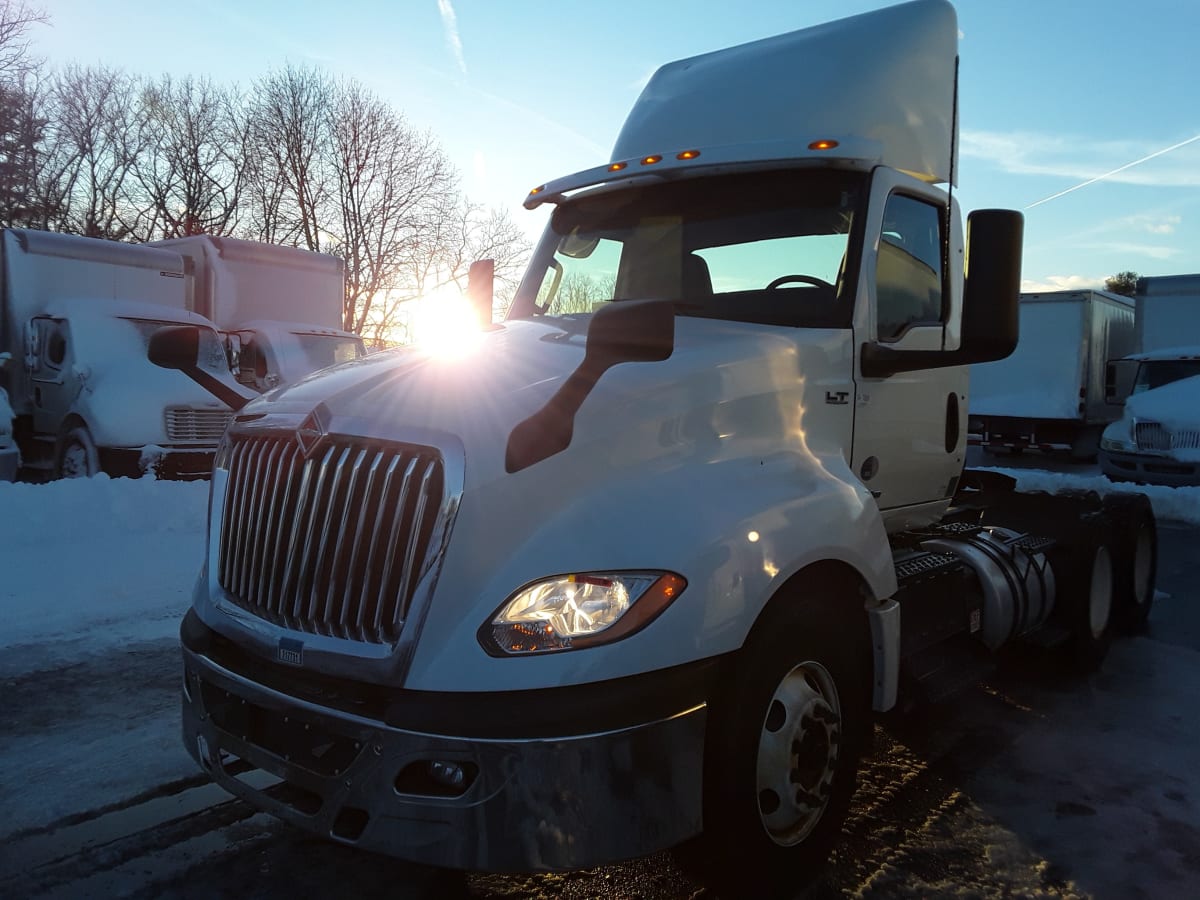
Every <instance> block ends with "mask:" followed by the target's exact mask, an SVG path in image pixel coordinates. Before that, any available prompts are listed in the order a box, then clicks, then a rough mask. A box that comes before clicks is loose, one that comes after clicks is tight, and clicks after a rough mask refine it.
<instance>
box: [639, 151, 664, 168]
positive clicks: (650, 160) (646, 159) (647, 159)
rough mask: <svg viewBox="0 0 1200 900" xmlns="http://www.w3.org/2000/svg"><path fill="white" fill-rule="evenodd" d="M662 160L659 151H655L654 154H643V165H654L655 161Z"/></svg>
mask: <svg viewBox="0 0 1200 900" xmlns="http://www.w3.org/2000/svg"><path fill="white" fill-rule="evenodd" d="M660 162H662V157H661V156H660V155H659V154H657V153H655V154H654V155H652V156H643V157H642V165H643V166H652V165H654V164H655V163H660Z"/></svg>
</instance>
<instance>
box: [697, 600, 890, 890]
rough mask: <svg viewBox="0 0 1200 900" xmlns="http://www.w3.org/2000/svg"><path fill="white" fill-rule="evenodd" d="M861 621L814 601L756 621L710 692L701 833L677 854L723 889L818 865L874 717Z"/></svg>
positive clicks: (773, 880) (795, 884)
mask: <svg viewBox="0 0 1200 900" xmlns="http://www.w3.org/2000/svg"><path fill="white" fill-rule="evenodd" d="M824 599H830V598H824ZM844 599H845V600H847V601H848V600H849V598H844ZM764 626H765V627H764ZM865 628H866V626H865V622H861V621H854V620H853V617H852V616H851V615H850V614H849V613H848V612H847V613H846V614H843V615H835V614H833V613H832V612H831V611H829V610H824V609H815V608H812V604H809V606H808V608H799V609H795V610H792V611H789V613H788V614H787V618H786V619H785V621H782V622H780V621H774V622H769V623H763V624H762V625H760V626H758V627H756V629H755V632H754V633H753V634H752V635H751V637H750V639H749V640H748V641H747V642H746V645H745V646H744V647H743V649H742V651H741V652H740V653H739V655H738V669H737V672H736V674H735V675H734V677H733V678H732V679H731V681H730V683H729V684H728V687H727V689H725V690H724V691H723V692H722V693H721V695H720V696H718V697H716V698H714V700H713V703H712V705H711V707H710V718H709V725H708V738H707V744H706V747H705V785H704V833H703V834H702V835H701V836H700V837H699V838H697V839H695V840H694V841H692V842H690V843H689V844H687V845H685V846H684V847H683V848H680V851H679V852H678V853H677V857H678V858H679V859H680V862H681V863H682V864H683V866H684V868H685V870H686V871H689V872H690V873H692V874H694V875H695V876H696V877H698V878H699V879H700V880H701V881H703V882H705V883H707V884H710V885H712V886H714V887H716V888H717V889H718V891H719V892H720V896H721V897H723V898H732V897H755V898H766V897H772V896H776V895H779V894H785V895H787V896H793V895H794V894H795V892H796V891H797V890H798V889H799V888H800V887H801V886H802V885H804V884H805V883H807V882H808V881H810V880H812V879H813V878H815V877H816V876H817V875H818V874H819V873H820V871H821V868H822V866H823V864H824V863H825V860H826V858H827V857H828V855H829V852H830V850H831V849H832V847H833V845H834V842H835V841H836V840H837V838H838V836H839V834H840V832H841V827H842V823H843V822H844V821H845V818H846V814H847V811H848V810H849V807H850V799H851V797H852V796H853V794H854V788H855V780H856V777H857V773H858V761H859V758H860V756H861V754H862V751H863V748H864V746H865V743H866V738H867V736H868V735H869V734H870V731H871V727H872V724H871V720H870V715H871V714H870V678H869V674H868V673H869V666H870V662H871V655H870V646H869V644H868V643H867V641H866V640H865Z"/></svg>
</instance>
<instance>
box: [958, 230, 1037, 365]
mask: <svg viewBox="0 0 1200 900" xmlns="http://www.w3.org/2000/svg"><path fill="white" fill-rule="evenodd" d="M1024 232H1025V217H1024V216H1023V215H1021V213H1019V212H1017V211H1015V210H1011V209H977V210H975V211H974V212H973V213H971V214H970V215H969V216H967V257H966V262H965V263H964V266H963V313H962V343H961V344H960V348H959V350H958V353H959V354H960V355H963V354H965V356H966V357H968V358H967V359H966V360H965V361H966V362H973V363H976V362H991V361H993V360H997V359H1004V358H1005V357H1006V356H1009V355H1010V354H1011V353H1012V352H1013V350H1015V349H1016V348H1017V338H1018V337H1019V332H1020V328H1019V316H1018V312H1017V301H1018V299H1019V298H1020V296H1021V243H1022V241H1023V239H1024Z"/></svg>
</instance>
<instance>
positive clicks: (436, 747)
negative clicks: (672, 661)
mask: <svg viewBox="0 0 1200 900" xmlns="http://www.w3.org/2000/svg"><path fill="white" fill-rule="evenodd" d="M186 627H187V626H186V624H185V628H186ZM214 655H217V654H212V655H209V654H207V653H205V652H204V651H203V650H202V649H201V650H197V649H192V648H189V647H188V646H186V645H185V646H184V648H183V657H184V693H183V739H184V743H185V745H186V747H187V749H188V752H189V753H191V755H192V757H193V758H194V759H196V761H197V762H198V763H199V764H200V765H201V766H202V767H203V768H204V769H205V771H207V772H208V773H209V774H210V775H211V776H212V778H213V780H214V781H216V782H217V783H218V784H220V785H221V786H222V787H224V788H225V789H226V790H228V791H230V792H231V793H233V794H236V795H237V796H239V797H241V798H242V799H244V800H245V801H246V802H248V803H250V804H251V805H253V806H255V807H258V808H259V809H262V810H265V811H267V812H270V813H272V814H273V815H275V816H277V817H279V818H280V819H283V820H284V821H287V822H289V823H291V824H293V825H296V826H298V827H300V828H303V829H305V830H307V831H310V832H313V833H315V834H318V835H321V836H322V837H326V838H329V839H332V840H334V841H337V842H339V843H343V844H348V845H352V846H356V847H361V848H363V849H366V850H371V851H375V852H379V853H385V854H388V855H391V856H394V857H398V858H400V859H405V860H410V861H413V862H419V863H425V864H428V865H434V866H443V867H447V868H458V869H468V870H475V871H496V872H517V871H519V872H538V871H556V870H567V869H577V868H584V867H588V866H594V865H600V864H603V863H609V862H615V861H618V860H621V859H628V858H631V857H635V856H643V855H646V854H649V853H654V852H657V851H659V850H662V849H664V848H667V847H670V846H673V845H675V844H678V843H680V842H682V841H684V840H686V839H687V838H689V837H692V836H694V835H696V834H698V833H699V831H700V828H701V784H702V769H703V747H704V735H705V727H706V721H707V707H706V704H705V703H703V702H700V703H691V702H689V703H688V704H686V705H685V706H684V707H683V708H680V709H678V710H677V711H676V712H675V713H674V714H670V715H665V716H656V717H653V718H652V719H650V720H647V721H644V722H641V723H638V724H632V725H627V726H624V727H620V728H614V729H608V730H599V729H597V730H596V731H595V732H594V733H587V732H586V730H580V725H582V724H585V723H586V721H587V719H588V717H589V704H587V703H586V702H585V703H582V704H580V707H579V708H578V709H577V710H576V714H575V715H576V721H573V722H571V721H564V722H563V723H562V729H561V732H560V734H561V736H553V735H548V736H547V735H544V734H542V732H543V731H544V727H540V726H539V727H532V728H531V729H530V731H531V733H532V734H533V735H534V736H531V737H528V738H519V737H512V736H510V735H511V734H512V733H519V727H520V726H519V723H520V722H521V721H522V720H523V719H524V718H525V717H526V715H527V714H529V713H534V714H537V713H538V709H537V708H538V706H539V705H540V704H539V703H538V701H537V700H535V699H534V698H532V697H531V698H526V697H525V696H524V695H525V694H527V693H534V694H540V693H544V692H512V693H497V694H494V695H474V700H475V701H478V700H479V699H481V698H485V699H486V698H488V697H490V707H491V715H490V717H489V718H490V719H491V720H492V726H491V727H490V729H489V727H487V726H486V725H484V724H483V723H481V724H480V726H479V728H480V731H481V732H484V733H486V734H488V735H489V736H486V737H475V736H472V735H471V734H470V732H469V730H468V729H467V728H466V727H464V728H462V729H455V730H452V731H451V732H450V733H439V732H437V731H434V730H433V729H431V728H430V727H429V726H430V724H434V725H437V724H440V723H431V722H427V721H424V720H422V721H415V720H414V721H411V722H409V723H405V724H402V723H397V722H395V721H393V719H394V718H395V717H394V716H393V715H390V714H389V715H387V716H384V717H373V716H368V715H362V714H356V713H354V712H349V711H346V710H345V709H334V708H331V707H329V706H325V705H322V704H319V703H315V702H312V701H310V700H306V699H305V700H302V699H299V698H297V697H294V696H290V695H289V694H287V693H284V692H283V691H282V690H280V689H279V688H278V687H268V686H266V685H264V684H261V683H259V682H257V681H254V680H251V679H250V678H248V677H246V676H244V675H241V674H239V673H237V672H235V671H232V670H231V668H228V667H227V665H228V660H227V659H223V660H222V661H220V662H218V661H217V660H216V659H214V658H213V656H214ZM222 662H224V663H226V664H225V665H223V664H222ZM705 671H708V669H706V670H705ZM643 677H645V676H643ZM613 685H614V690H620V689H621V682H614V683H613ZM554 690H555V692H556V695H559V694H560V692H563V691H571V690H576V689H572V688H558V689H554ZM399 693H403V692H399ZM629 700H630V703H631V704H635V701H636V697H631V698H629ZM385 719H386V721H385ZM497 719H500V720H504V721H505V725H506V726H507V727H506V728H504V729H502V730H501V731H499V732H498V731H496V726H495V722H496V720H497ZM514 727H515V728H516V729H517V731H516V732H514ZM492 734H501V735H503V736H499V737H493V736H491V735H492ZM435 764H445V765H449V766H457V767H458V770H459V771H461V772H462V774H463V782H464V783H463V784H462V785H454V784H446V783H444V782H443V781H439V780H437V778H436V776H435V775H434V774H433V773H434V770H433V766H434V765H435ZM247 769H262V770H265V771H266V772H268V773H270V774H271V775H274V776H276V777H278V778H280V779H282V783H281V784H279V785H272V786H270V787H268V788H266V789H258V788H256V787H254V786H252V785H250V784H248V783H247V782H246V781H243V780H241V779H240V778H239V777H238V776H239V774H242V773H243V772H244V771H246V770H247ZM443 771H444V770H443Z"/></svg>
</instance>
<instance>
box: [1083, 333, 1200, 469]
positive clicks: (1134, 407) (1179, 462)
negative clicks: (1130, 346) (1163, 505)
mask: <svg viewBox="0 0 1200 900" xmlns="http://www.w3.org/2000/svg"><path fill="white" fill-rule="evenodd" d="M1121 366H1123V367H1132V368H1134V372H1133V380H1132V385H1131V389H1130V393H1129V396H1128V397H1127V398H1126V399H1125V404H1124V409H1122V411H1121V417H1120V418H1119V419H1118V420H1117V421H1115V422H1113V423H1112V424H1111V425H1110V426H1108V428H1106V429H1105V431H1104V435H1103V437H1102V439H1101V442H1100V468H1101V471H1102V472H1104V474H1105V475H1107V476H1108V477H1109V478H1110V479H1111V480H1113V481H1136V482H1141V483H1143V484H1162V485H1168V486H1171V487H1178V486H1183V485H1195V484H1200V414H1198V413H1197V411H1196V400H1195V398H1196V391H1197V389H1198V388H1200V347H1175V348H1163V349H1160V350H1154V351H1150V352H1147V353H1138V354H1134V355H1131V356H1128V357H1126V358H1125V359H1124V360H1122V361H1121ZM1118 371H1119V369H1118ZM1110 380H1111V381H1113V382H1115V381H1116V379H1115V378H1113V379H1110Z"/></svg>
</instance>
